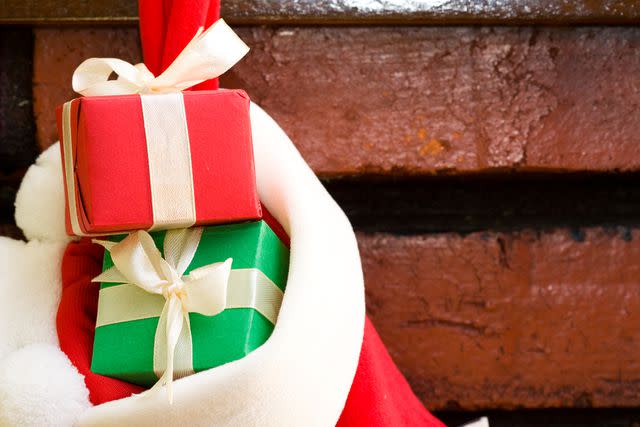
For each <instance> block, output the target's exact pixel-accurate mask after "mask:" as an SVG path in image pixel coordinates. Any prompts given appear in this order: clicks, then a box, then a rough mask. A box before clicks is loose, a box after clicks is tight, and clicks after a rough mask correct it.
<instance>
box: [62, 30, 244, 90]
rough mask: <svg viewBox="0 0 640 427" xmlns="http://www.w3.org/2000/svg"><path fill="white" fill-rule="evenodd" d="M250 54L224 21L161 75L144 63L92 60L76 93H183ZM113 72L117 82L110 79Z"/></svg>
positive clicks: (78, 78) (82, 69)
mask: <svg viewBox="0 0 640 427" xmlns="http://www.w3.org/2000/svg"><path fill="white" fill-rule="evenodd" d="M247 52H249V47H248V46H247V45H246V44H244V42H243V41H242V40H240V38H239V37H238V36H237V35H236V33H234V32H233V30H232V29H231V28H230V27H229V26H228V25H227V23H226V22H224V20H223V19H219V20H218V21H216V22H215V23H214V24H213V25H212V26H211V27H209V28H208V29H207V30H206V31H203V28H202V27H201V28H199V29H198V31H197V32H196V34H195V36H194V37H193V39H192V40H191V41H190V42H189V43H188V44H187V45H186V46H185V48H184V49H183V50H182V52H180V54H179V55H178V56H177V57H176V59H175V60H174V61H173V62H172V63H171V65H169V67H168V68H167V69H166V70H165V71H164V72H163V73H162V74H160V75H159V76H157V77H156V76H154V75H153V73H151V71H149V69H148V68H147V67H146V66H145V65H144V64H137V65H132V64H130V63H128V62H126V61H123V60H121V59H117V58H89V59H87V60H86V61H84V62H83V63H82V64H80V65H79V66H78V68H76V70H75V72H74V73H73V79H72V85H73V90H74V91H76V92H78V93H79V94H81V95H83V96H99V95H127V94H135V93H140V94H149V93H167V92H179V91H182V90H185V89H188V88H190V87H191V86H195V85H197V84H198V83H202V82H203V81H205V80H209V79H213V78H216V77H218V76H220V75H221V74H224V73H225V72H226V71H227V70H228V69H229V68H231V67H232V66H233V65H234V64H235V63H236V62H238V61H239V60H240V59H242V57H244V56H245V55H246V54H247ZM112 73H115V74H117V75H118V78H117V79H116V80H109V77H110V76H111V74H112Z"/></svg>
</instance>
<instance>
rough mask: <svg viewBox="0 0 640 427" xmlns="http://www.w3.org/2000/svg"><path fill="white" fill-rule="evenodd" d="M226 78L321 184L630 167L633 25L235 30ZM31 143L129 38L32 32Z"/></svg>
mask: <svg viewBox="0 0 640 427" xmlns="http://www.w3.org/2000/svg"><path fill="white" fill-rule="evenodd" d="M239 33H240V35H241V36H242V37H243V39H244V40H245V41H246V42H247V43H248V44H249V45H250V46H251V47H252V51H251V52H250V53H249V55H248V57H247V58H246V59H244V60H243V61H241V62H240V64H238V65H237V66H236V67H234V68H233V69H232V70H231V71H230V72H229V73H227V74H226V75H225V76H223V79H222V83H223V85H225V86H227V87H230V86H231V87H241V88H245V89H246V90H247V91H248V92H249V94H250V95H251V97H252V98H253V99H254V100H255V101H256V102H258V103H259V104H261V105H262V106H263V107H264V108H265V109H266V110H267V111H268V112H269V113H271V114H272V115H273V117H274V118H275V119H276V120H277V121H278V122H279V123H280V124H281V125H282V126H283V128H284V129H285V130H286V131H287V132H288V134H289V135H290V136H291V137H292V139H293V141H294V142H295V143H296V145H297V146H298V148H299V149H300V151H301V153H302V155H303V156H304V157H305V158H306V160H307V161H308V162H309V164H310V165H311V166H312V168H313V169H314V170H315V171H316V172H317V173H318V174H319V175H321V176H323V177H336V176H354V175H362V174H382V175H424V174H434V173H440V174H469V173H477V172H483V173H484V172H504V171H511V170H514V171H519V172H522V171H547V172H548V171H594V172H597V171H638V170H640V157H639V156H638V146H639V144H640V91H638V76H640V28H635V27H581V28H574V29H571V30H569V29H562V28H530V27H526V28H513V27H498V28H496V27H461V28H456V27H442V28H430V27H401V28H392V27H382V28H380V27H378V28H348V27H321V28H307V27H282V28H278V29H273V28H268V27H258V28H239ZM35 35H36V48H35V70H34V83H35V86H34V98H35V112H36V120H37V127H38V137H39V142H40V145H41V146H43V147H44V146H46V145H48V144H50V143H51V142H53V141H55V140H56V139H57V136H56V134H57V132H56V129H55V120H54V113H53V112H54V108H55V106H56V105H58V104H60V103H62V102H64V101H66V100H67V99H69V98H71V97H73V96H74V94H73V92H72V91H71V88H70V79H71V74H72V72H73V69H74V68H75V67H76V66H77V65H78V64H79V63H80V62H81V61H82V60H84V59H85V58H87V57H90V56H106V55H109V56H111V55H113V56H116V57H122V58H124V59H127V60H132V61H138V60H140V48H139V43H138V34H137V31H136V30H135V29H133V28H119V29H112V28H100V29H91V30H83V29H62V30H61V29H37V30H36V32H35Z"/></svg>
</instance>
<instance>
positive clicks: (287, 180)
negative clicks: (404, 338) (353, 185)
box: [0, 104, 364, 427]
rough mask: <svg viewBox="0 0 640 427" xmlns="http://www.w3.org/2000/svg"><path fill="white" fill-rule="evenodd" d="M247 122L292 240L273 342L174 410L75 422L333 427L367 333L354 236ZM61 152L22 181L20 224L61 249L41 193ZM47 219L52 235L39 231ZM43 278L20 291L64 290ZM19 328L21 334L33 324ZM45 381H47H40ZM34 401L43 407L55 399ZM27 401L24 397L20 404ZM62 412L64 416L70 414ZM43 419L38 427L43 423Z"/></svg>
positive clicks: (263, 189)
mask: <svg viewBox="0 0 640 427" xmlns="http://www.w3.org/2000/svg"><path fill="white" fill-rule="evenodd" d="M251 120H252V131H253V139H254V151H255V158H256V173H257V180H258V192H259V193H260V198H261V200H262V201H263V202H264V203H265V205H266V206H267V208H268V209H269V210H270V211H271V212H272V213H273V215H274V216H275V217H276V219H278V221H280V223H281V224H282V225H283V226H284V227H285V229H286V230H287V231H288V232H289V234H290V236H291V265H290V271H289V278H288V284H287V291H286V293H285V297H284V300H283V303H282V308H281V311H280V316H279V319H278V323H277V325H276V328H275V330H274V333H273V335H272V336H271V338H270V339H269V341H268V342H267V343H266V344H265V345H263V346H262V347H260V348H259V349H257V350H256V351H254V352H253V353H251V354H250V355H249V356H247V357H245V358H243V359H241V360H238V361H236V362H232V363H229V364H226V365H224V366H220V367H218V368H215V369H211V370H208V371H205V372H201V373H199V374H196V375H192V376H190V377H187V378H183V379H181V380H178V381H176V383H175V385H174V395H175V401H174V404H173V405H172V406H170V407H169V406H168V405H167V402H166V398H165V397H164V396H162V395H160V396H155V397H144V398H140V397H131V398H127V399H122V400H119V401H115V402H110V403H107V404H104V405H100V406H96V407H93V408H90V409H89V410H87V411H85V412H84V413H83V414H82V416H81V418H80V420H79V422H78V423H79V425H87V426H114V425H115V426H117V425H139V426H144V425H149V426H154V427H157V426H165V425H167V426H168V425H176V426H177V425H190V426H199V425H203V426H204V425H206V426H211V425H216V426H218V425H219V426H239V425H242V426H301V425H304V426H329V425H333V424H335V423H336V421H337V420H338V418H339V416H340V413H341V411H342V408H343V406H344V403H345V401H346V398H347V394H348V392H349V389H350V387H351V383H352V381H353V377H354V375H355V370H356V367H357V363H358V356H359V352H360V347H361V345H362V335H363V329H364V286H363V278H362V270H361V266H360V258H359V255H358V248H357V244H356V240H355V236H354V233H353V231H352V229H351V226H350V224H349V222H348V220H347V219H346V217H345V216H344V214H343V213H342V211H341V210H340V208H339V207H338V206H337V205H336V203H335V202H334V201H333V200H332V199H331V197H330V196H329V195H328V193H327V192H326V191H325V190H324V188H323V187H322V185H321V184H320V182H319V181H318V180H317V178H316V177H315V175H314V174H313V172H312V171H311V170H310V169H309V167H308V166H307V165H306V163H305V162H304V160H303V159H302V158H301V157H300V155H299V153H298V151H297V150H296V149H295V147H294V146H293V144H292V143H291V141H290V140H289V138H288V137H287V136H286V135H285V133H284V132H283V131H282V129H280V127H279V126H278V125H277V124H276V123H275V122H274V121H273V120H272V119H271V118H270V117H269V116H268V115H267V114H266V113H265V112H264V111H262V110H261V109H260V108H259V107H257V106H255V105H253V104H252V106H251ZM57 149H58V148H57V145H56V146H54V147H52V148H51V149H49V151H47V152H46V153H45V154H43V155H42V156H41V159H39V162H38V164H37V165H36V166H35V167H32V169H30V171H29V173H28V174H27V176H26V177H25V181H24V182H23V184H22V187H21V189H20V194H19V197H18V199H19V200H18V201H17V206H21V207H20V209H17V210H16V220H17V222H18V224H20V226H21V227H22V228H23V230H24V231H25V234H26V235H27V236H28V237H30V238H39V239H46V240H63V241H65V242H66V241H67V238H66V236H63V234H62V232H63V219H64V217H63V210H62V209H61V206H62V207H63V203H64V201H63V196H62V193H61V192H60V191H58V190H59V189H58V190H56V189H51V190H52V193H51V194H53V195H54V196H51V197H49V196H48V195H43V194H42V192H43V191H47V190H44V187H45V185H46V184H47V183H48V182H55V181H58V182H60V183H61V179H62V178H61V176H60V173H61V172H60V164H59V161H55V162H53V161H51V162H49V160H52V159H53V157H54V156H56V155H57V154H55V153H53V151H52V150H57ZM49 152H51V154H48V153H49ZM49 155H50V156H51V157H48V156H49ZM39 167H41V168H42V170H40V169H38V168H39ZM33 170H36V172H32V171H33ZM58 185H61V184H58ZM56 191H58V192H57V193H56ZM56 194H57V195H56ZM45 196H46V197H45ZM38 199H40V200H38ZM41 202H42V203H41ZM45 220H46V222H47V223H48V224H49V225H50V226H51V227H52V228H49V226H47V225H42V226H41V224H40V223H39V222H40V221H42V222H43V224H44V221H45ZM7 240H8V239H5V240H4V241H0V247H4V246H5V245H11V244H13V243H8V242H7ZM54 258H55V256H54ZM56 260H57V262H59V256H58V258H56ZM7 268H8V270H10V267H9V266H8V267H7ZM9 273H11V272H9ZM5 277H7V276H5ZM44 277H47V278H48V280H47V279H44ZM42 280H43V282H39V283H30V284H26V285H25V286H24V289H23V290H22V292H24V293H25V295H29V294H33V293H34V291H33V290H32V289H31V287H33V289H38V288H42V287H44V286H53V287H56V288H57V289H59V287H60V284H59V283H58V282H57V281H58V280H59V273H58V274H55V273H53V272H51V273H47V275H46V276H43V279H42ZM52 282H55V283H52ZM3 285H4V281H3V282H2V284H0V289H2V287H4V288H6V286H3ZM4 291H5V290H4V289H3V290H2V293H3V295H4ZM56 298H57V297H56ZM55 300H56V301H57V299H55ZM40 304H42V302H40ZM6 306H7V300H6V299H5V298H0V313H1V312H2V311H3V309H4V310H6V308H5V307H6ZM36 307H38V305H35V304H34V305H33V309H34V310H36ZM40 327H42V328H44V329H47V327H52V325H50V326H46V327H45V326H40ZM20 328H21V329H20V333H21V334H27V333H28V332H27V331H26V329H27V328H31V325H29V324H28V323H25V324H22V326H20ZM45 335H46V334H45ZM77 378H81V376H80V375H79V374H78V375H77ZM42 383H43V384H46V380H45V379H44V378H43V382H42ZM63 386H64V384H63V383H62V382H61V384H60V387H63ZM62 395H64V393H63V392H60V393H59V396H56V399H63V396H62ZM40 398H41V399H42V401H41V402H40V404H41V405H42V406H43V407H47V405H49V404H50V402H53V400H48V399H49V398H47V397H44V396H41V397H40ZM29 404H30V399H25V406H28V405H29ZM59 406H60V408H61V409H60V410H62V411H64V410H65V409H64V408H66V407H68V405H67V406H65V405H59ZM49 407H51V406H49ZM41 416H42V417H43V418H42V422H41V423H40V424H42V425H44V424H46V423H47V422H48V419H47V418H46V417H45V415H41ZM74 416H75V415H74ZM67 419H72V417H71V416H70V417H69V418H67ZM17 421H19V420H17Z"/></svg>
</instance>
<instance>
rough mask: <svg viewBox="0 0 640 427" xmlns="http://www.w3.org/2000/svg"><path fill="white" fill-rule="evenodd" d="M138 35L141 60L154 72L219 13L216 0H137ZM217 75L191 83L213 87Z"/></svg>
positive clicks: (215, 85) (208, 87)
mask: <svg viewBox="0 0 640 427" xmlns="http://www.w3.org/2000/svg"><path fill="white" fill-rule="evenodd" d="M138 5H139V6H138V8H139V14H140V38H141V39H142V52H143V55H144V63H145V65H146V66H147V68H149V71H151V72H152V73H153V74H154V75H156V76H157V75H158V74H160V73H161V72H162V71H164V70H165V69H166V68H167V67H168V66H169V65H170V64H171V63H172V62H173V60H174V59H175V58H176V56H178V54H179V53H180V52H181V51H182V49H183V48H184V47H185V46H186V45H187V43H188V42H189V41H190V40H191V39H192V38H193V36H194V35H195V34H196V31H197V30H198V28H199V27H204V28H205V29H206V28H208V27H209V26H211V25H212V24H213V23H214V22H216V21H217V20H218V18H219V17H220V1H219V0H140V1H139V2H138ZM217 88H218V79H212V80H208V81H206V82H203V83H200V84H199V85H197V86H195V87H194V88H193V89H195V90H204V89H217Z"/></svg>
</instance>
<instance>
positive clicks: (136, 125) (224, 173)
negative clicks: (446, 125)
mask: <svg viewBox="0 0 640 427" xmlns="http://www.w3.org/2000/svg"><path fill="white" fill-rule="evenodd" d="M249 104H250V102H249V98H248V96H247V95H246V93H244V92H243V91H240V90H216V91H201V92H178V91H170V92H166V93H146V94H144V93H143V94H140V93H135V94H124V95H113V96H85V97H81V98H77V99H74V100H72V101H70V102H67V103H66V104H64V105H63V106H62V107H60V108H59V109H58V127H59V130H60V136H61V150H62V159H63V160H62V161H63V169H64V178H65V192H66V193H65V194H66V199H67V209H66V226H67V231H68V233H69V234H70V235H72V236H107V237H104V238H103V242H102V244H103V246H105V247H106V248H107V250H106V251H105V256H104V263H103V271H104V273H103V275H101V276H100V277H98V280H99V281H100V282H101V283H100V284H99V285H96V286H100V293H99V300H98V316H97V320H96V330H95V341H94V348H93V357H92V365H91V370H92V371H93V372H95V373H98V374H102V375H107V376H110V377H114V378H119V379H122V380H125V381H129V382H132V383H135V384H140V385H143V386H151V385H153V384H154V383H155V382H156V381H158V379H159V378H160V377H161V376H162V374H163V372H164V371H165V370H166V364H168V363H170V362H168V361H167V360H166V356H165V355H164V353H163V350H162V349H161V348H159V347H161V346H166V343H164V341H162V340H163V339H164V338H163V337H164V335H163V334H164V331H163V330H161V329H162V328H164V327H165V326H164V324H163V325H160V324H159V323H160V322H164V321H165V320H166V318H165V319H164V320H161V318H162V317H163V316H168V315H167V314H166V312H165V310H170V308H168V307H169V301H170V295H169V294H170V293H171V292H173V294H174V296H175V295H177V297H176V298H178V297H179V298H180V303H181V304H182V305H181V307H182V310H183V311H184V313H185V316H186V318H185V319H184V322H183V320H182V319H179V320H180V322H183V323H184V325H183V323H180V325H182V326H180V334H184V333H188V334H189V337H188V338H189V346H190V348H189V352H187V353H186V354H189V358H190V360H189V361H188V362H189V363H188V365H189V369H186V370H185V369H182V368H183V367H182V366H180V363H182V362H180V361H179V360H178V359H180V357H182V358H184V354H183V353H184V348H181V349H179V351H181V352H182V353H181V355H180V357H178V356H176V360H177V361H176V362H171V363H175V364H176V365H177V366H176V369H175V372H174V374H173V375H172V376H173V377H175V378H178V377H180V376H183V375H187V374H189V373H192V372H198V371H202V370H206V369H210V368H213V367H216V366H219V365H222V364H225V363H228V362H231V361H234V360H237V359H240V358H242V357H244V356H246V355H247V354H248V353H249V352H251V351H252V350H254V349H256V348H257V347H259V346H260V345H262V344H263V343H264V342H265V341H266V340H267V339H268V338H269V336H270V334H271V332H272V331H273V328H274V325H275V322H276V320H277V314H278V310H279V307H280V303H281V301H282V296H283V292H284V290H285V285H286V278H287V273H288V265H289V251H288V248H287V247H286V246H285V245H284V244H283V243H282V242H281V241H280V239H279V238H278V237H277V236H276V234H275V233H274V232H273V230H272V229H271V228H270V227H269V225H268V224H267V223H266V222H265V221H264V220H262V219H261V218H262V212H261V207H260V203H259V200H258V196H257V191H256V179H255V171H254V162H253V147H252V139H251V123H250V117H249ZM139 230H149V234H148V236H150V239H149V241H148V242H147V241H145V239H147V237H145V235H144V233H143V232H140V231H139ZM194 236H195V237H194ZM136 239H137V240H136ZM194 239H195V240H194ZM134 240H135V242H136V244H138V245H139V247H140V248H142V249H144V251H147V252H148V254H147V255H146V258H145V259H151V263H152V264H153V263H155V262H156V261H153V259H154V258H153V257H154V256H156V255H157V256H158V257H163V258H162V260H161V262H162V263H164V264H163V265H172V266H173V267H175V269H174V268H173V267H172V271H173V272H174V273H175V272H176V271H177V272H178V273H177V274H178V276H180V279H179V280H176V283H178V282H179V286H178V287H177V288H176V287H175V286H174V287H171V286H169V285H170V284H169V283H168V282H167V283H164V282H163V283H161V284H160V285H161V286H160V285H158V286H160V287H161V288H162V291H157V292H155V291H153V292H152V291H149V289H151V287H149V288H148V289H147V288H145V286H144V285H145V283H142V284H139V283H132V282H136V280H134V279H132V277H133V276H135V274H132V273H127V271H126V269H124V268H123V267H122V266H121V265H118V258H117V257H118V256H119V257H120V258H122V256H123V255H116V254H121V253H122V252H123V247H124V246H126V245H127V244H129V243H130V242H131V241H134ZM145 242H146V243H145ZM150 242H152V243H150ZM176 242H179V243H176ZM194 242H195V243H194ZM188 244H192V245H195V246H194V248H195V250H194V251H193V253H191V254H189V255H187V256H186V258H184V257H183V258H180V256H183V254H182V253H181V252H180V251H183V252H184V247H183V246H184V245H188ZM145 245H146V246H145ZM149 245H152V246H153V248H150V247H149ZM176 245H178V246H179V247H178V248H177V249H176ZM118 251H120V252H118ZM155 251H159V254H155ZM125 252H126V251H125ZM128 253H129V254H130V258H131V260H133V261H131V260H130V261H131V262H132V263H134V264H135V262H137V261H135V259H136V258H135V256H136V255H135V251H130V252H128ZM131 254H132V255H131ZM154 254H155V255H154ZM176 254H178V255H176ZM165 258H166V260H165ZM178 258H180V259H178ZM172 259H173V261H171V260H172ZM185 259H186V263H185V262H184V261H185ZM158 262H160V261H158ZM181 262H182V263H183V264H184V265H182V266H181V267H180V268H178V267H179V264H180V263H181ZM154 265H155V264H154ZM224 265H230V272H227V274H226V275H225V274H222V273H215V271H218V270H216V269H219V268H222V267H223V266H224ZM221 266H222V267H221ZM116 267H117V268H116ZM137 267H141V268H142V267H144V266H136V265H133V267H132V268H137ZM154 268H156V271H157V272H158V274H159V275H160V276H162V277H165V276H166V274H165V276H163V274H164V273H163V272H162V271H160V270H161V268H160V270H158V269H159V267H157V266H155V267H154ZM162 268H166V267H162ZM174 270H175V271H174ZM203 271H204V273H203ZM219 271H222V270H219ZM114 272H115V273H114ZM212 272H214V273H212ZM112 273H113V274H112ZM174 273H172V274H174ZM206 274H209V275H212V274H213V276H215V274H217V275H218V276H215V277H216V278H214V279H215V280H218V281H220V280H219V279H220V277H223V279H224V287H226V289H224V290H223V297H222V298H223V299H224V301H223V307H221V308H220V309H219V310H213V309H212V310H209V308H208V307H206V304H207V303H208V302H207V301H190V302H185V301H186V300H185V298H187V297H185V295H190V296H189V298H192V299H193V298H200V297H199V296H198V295H199V294H198V293H197V292H196V291H195V290H194V291H193V292H192V294H189V291H191V289H190V286H192V283H193V284H196V283H200V282H198V280H200V278H201V276H202V275H206ZM221 274H222V275H221ZM160 276H159V277H160ZM178 276H176V277H178ZM213 276H212V277H213ZM138 281H139V282H144V280H138ZM154 286H155V285H154ZM193 286H194V289H196V288H195V286H199V285H193ZM160 287H159V288H157V289H160ZM153 289H155V288H153ZM176 289H178V290H179V292H178V291H176ZM216 292H217V291H216ZM225 295H226V296H225ZM191 303H194V304H191ZM190 304H191V305H190ZM198 304H199V306H202V305H205V307H204V308H203V309H201V310H199V311H194V312H191V311H188V307H191V306H192V305H193V306H197V305H198ZM215 311H218V312H215ZM214 312H215V313H214ZM203 313H204V314H203ZM185 331H186V332H185ZM183 344H184V343H183ZM181 345H182V344H178V347H180V346H181ZM177 352H178V351H176V353H177ZM159 355H160V356H159ZM170 358H171V360H173V356H172V355H170ZM160 359H162V360H161V363H160V364H159V362H158V360H160ZM162 363H164V364H165V365H162Z"/></svg>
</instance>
